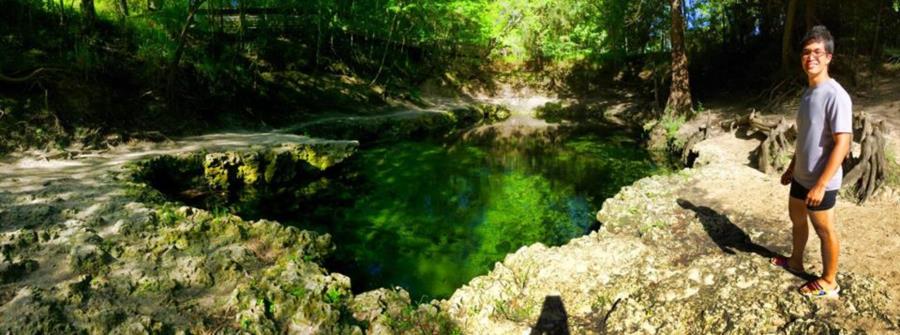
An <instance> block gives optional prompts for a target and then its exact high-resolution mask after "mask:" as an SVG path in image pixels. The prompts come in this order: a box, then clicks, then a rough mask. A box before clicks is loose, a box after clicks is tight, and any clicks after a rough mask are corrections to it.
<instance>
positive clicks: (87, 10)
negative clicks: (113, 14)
mask: <svg viewBox="0 0 900 335" xmlns="http://www.w3.org/2000/svg"><path fill="white" fill-rule="evenodd" d="M81 14H82V15H84V19H85V21H87V22H88V24H91V23H93V22H94V19H95V18H96V17H97V12H96V11H95V10H94V0H81Z"/></svg>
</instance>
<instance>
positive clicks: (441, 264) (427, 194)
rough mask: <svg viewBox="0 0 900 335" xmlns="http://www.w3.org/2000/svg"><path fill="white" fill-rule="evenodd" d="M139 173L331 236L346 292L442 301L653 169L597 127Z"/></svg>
mask: <svg viewBox="0 0 900 335" xmlns="http://www.w3.org/2000/svg"><path fill="white" fill-rule="evenodd" d="M137 171H138V172H137V173H136V174H135V176H136V179H138V180H140V181H142V182H144V183H146V184H148V185H150V186H152V187H154V188H155V189H156V190H159V191H160V192H161V193H163V194H164V195H165V197H166V198H167V199H168V200H172V201H179V202H183V203H185V204H188V205H191V206H195V207H199V208H204V209H208V210H218V211H221V210H223V209H227V210H228V211H230V212H232V213H235V214H238V215H240V216H241V217H243V218H244V219H259V218H266V219H271V220H277V221H279V222H281V223H282V224H286V225H292V226H296V227H298V228H300V229H304V230H312V231H316V232H320V233H328V234H331V235H332V240H333V242H334V244H335V246H336V250H335V252H334V253H333V254H332V255H331V256H330V257H329V258H327V259H326V260H325V261H324V264H323V265H324V266H325V267H326V268H327V269H329V271H333V272H340V273H343V274H345V275H347V276H349V277H350V278H351V280H352V286H353V290H354V291H356V292H364V291H368V290H371V289H375V288H379V287H394V286H400V287H402V288H404V289H406V290H407V291H409V293H410V295H411V297H412V298H413V299H414V300H416V301H427V300H430V299H433V298H438V299H439V298H447V297H449V296H450V295H451V294H452V293H453V291H454V290H456V289H457V288H458V287H460V286H462V285H464V284H465V283H467V282H469V281H470V280H471V279H472V278H474V277H476V276H479V275H483V274H486V273H487V272H488V271H490V270H491V268H493V265H494V264H495V263H496V262H497V261H501V260H502V259H503V258H504V257H505V256H506V255H507V254H509V253H511V252H515V251H516V250H517V249H519V248H520V247H522V246H526V245H530V244H533V243H537V242H540V243H543V244H545V245H548V246H557V245H561V244H565V243H566V242H568V241H569V240H571V239H572V238H575V237H578V236H582V235H585V234H588V233H590V232H591V231H592V230H595V229H597V228H598V225H599V223H597V222H596V220H595V213H596V212H597V211H598V210H599V209H600V206H601V205H602V204H603V201H604V200H605V199H607V198H609V197H612V196H614V195H615V194H616V193H617V192H618V190H619V189H620V188H621V187H623V186H626V185H629V184H631V183H633V182H634V181H636V180H637V179H640V178H643V177H645V176H648V175H652V174H655V173H658V172H660V171H661V168H660V167H658V166H657V165H656V164H654V163H653V162H652V160H651V158H650V155H649V154H648V153H647V152H646V151H645V150H644V149H642V148H641V146H640V144H639V143H638V142H637V141H635V140H634V137H633V136H632V135H631V134H629V133H626V132H616V131H612V130H610V131H605V132H603V133H602V135H601V134H597V133H594V134H587V135H585V134H582V135H577V136H571V137H569V138H566V139H561V140H558V141H556V142H554V143H547V142H542V141H538V142H534V143H528V142H522V143H519V144H517V145H504V146H492V145H489V144H471V143H462V142H459V141H457V142H453V143H448V142H446V141H407V142H395V143H389V144H382V145H378V146H375V147H371V148H365V149H359V148H357V147H356V146H353V145H343V146H341V145H335V144H331V145H328V144H322V145H318V146H309V145H307V146H303V145H295V146H293V147H291V146H285V147H279V148H269V149H257V150H249V151H244V152H224V153H209V154H195V155H191V156H182V157H172V156H163V157H158V158H155V159H152V160H149V161H146V162H144V163H143V164H142V165H141V168H139V169H138V170H137Z"/></svg>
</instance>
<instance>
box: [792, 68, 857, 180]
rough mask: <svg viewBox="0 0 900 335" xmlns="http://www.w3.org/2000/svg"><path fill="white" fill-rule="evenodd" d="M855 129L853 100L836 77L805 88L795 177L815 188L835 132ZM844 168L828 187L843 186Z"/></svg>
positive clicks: (798, 124) (798, 114) (796, 152)
mask: <svg viewBox="0 0 900 335" xmlns="http://www.w3.org/2000/svg"><path fill="white" fill-rule="evenodd" d="M836 133H853V103H852V102H851V101H850V95H849V94H847V91H845V90H844V88H843V87H841V84H838V82H837V81H835V80H834V79H829V80H827V81H825V82H823V83H821V84H819V85H817V86H816V87H811V88H807V89H806V90H804V91H803V97H802V98H801V100H800V110H799V111H798V112H797V146H796V148H795V151H794V153H795V156H794V179H796V180H797V182H798V183H800V185H803V187H806V188H811V187H812V186H813V185H815V184H816V182H817V181H818V180H819V177H820V176H821V175H822V172H823V171H824V170H825V165H826V164H827V163H828V156H829V155H831V150H832V149H834V134H836ZM843 175H844V173H843V170H842V169H841V168H840V167H838V170H837V172H835V174H834V177H832V178H831V180H829V181H828V185H827V186H826V187H825V190H827V191H831V190H837V189H839V188H841V179H842V178H843Z"/></svg>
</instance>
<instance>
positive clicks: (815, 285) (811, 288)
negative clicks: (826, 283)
mask: <svg viewBox="0 0 900 335" xmlns="http://www.w3.org/2000/svg"><path fill="white" fill-rule="evenodd" d="M819 280H821V278H816V279H813V280H810V281H808V282H806V284H803V286H800V287H799V288H797V292H799V293H800V294H802V295H804V296H807V297H811V298H833V299H837V298H839V297H840V292H841V287H840V286H835V287H834V289H831V290H829V289H826V288H824V287H822V284H819Z"/></svg>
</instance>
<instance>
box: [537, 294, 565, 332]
mask: <svg viewBox="0 0 900 335" xmlns="http://www.w3.org/2000/svg"><path fill="white" fill-rule="evenodd" d="M569 334H571V333H570V332H569V315H568V314H567V313H566V306H565V305H563V302H562V298H560V297H559V296H558V295H548V296H546V297H544V306H543V307H542V308H541V316H540V317H538V322H537V324H536V325H534V327H533V328H531V335H569Z"/></svg>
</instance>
